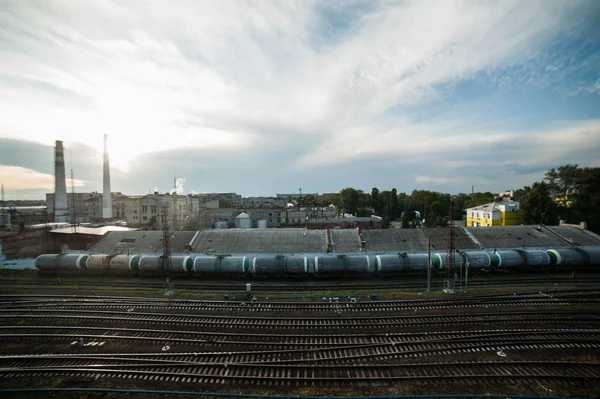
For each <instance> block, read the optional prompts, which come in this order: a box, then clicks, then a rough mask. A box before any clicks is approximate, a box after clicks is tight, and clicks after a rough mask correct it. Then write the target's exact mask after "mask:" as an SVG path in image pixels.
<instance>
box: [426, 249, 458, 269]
mask: <svg viewBox="0 0 600 399" xmlns="http://www.w3.org/2000/svg"><path fill="white" fill-rule="evenodd" d="M447 258H448V254H446V253H443V252H436V253H432V254H431V270H433V271H440V272H442V271H444V270H445V269H446V267H447V263H448V261H447ZM464 264H465V255H463V254H461V253H456V254H455V255H454V262H453V267H454V268H455V269H459V268H460V267H462V266H464Z"/></svg>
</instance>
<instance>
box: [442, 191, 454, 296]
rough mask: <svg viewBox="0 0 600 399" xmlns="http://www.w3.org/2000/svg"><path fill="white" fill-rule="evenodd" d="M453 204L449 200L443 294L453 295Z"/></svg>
mask: <svg viewBox="0 0 600 399" xmlns="http://www.w3.org/2000/svg"><path fill="white" fill-rule="evenodd" d="M453 211H454V202H453V201H452V200H450V210H449V211H448V239H447V245H446V247H447V248H446V251H447V252H446V278H445V279H444V292H445V293H446V294H454V292H455V291H454V286H455V284H456V277H455V275H454V251H455V242H454V223H453V219H454V217H453V216H454V215H453V214H454V212H453Z"/></svg>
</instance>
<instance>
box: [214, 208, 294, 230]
mask: <svg viewBox="0 0 600 399" xmlns="http://www.w3.org/2000/svg"><path fill="white" fill-rule="evenodd" d="M206 213H207V215H209V220H211V227H219V228H224V227H225V223H226V226H227V227H238V224H239V220H238V219H237V217H238V216H239V215H240V214H242V213H245V214H246V215H248V219H249V222H246V223H250V225H251V227H252V228H254V227H258V221H259V220H266V223H267V227H279V226H281V224H282V217H283V218H285V215H282V210H281V209H278V208H274V209H269V208H244V209H241V210H238V209H237V208H220V209H211V208H207V209H206Z"/></svg>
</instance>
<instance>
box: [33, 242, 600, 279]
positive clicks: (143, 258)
mask: <svg viewBox="0 0 600 399" xmlns="http://www.w3.org/2000/svg"><path fill="white" fill-rule="evenodd" d="M453 258H454V264H453V266H454V268H455V269H457V268H460V267H464V268H467V267H468V269H469V270H470V271H473V272H478V271H490V270H498V271H527V270H544V269H551V268H577V267H588V266H593V265H598V266H600V247H568V248H552V249H537V248H523V249H498V250H485V249H479V250H465V251H459V250H457V251H456V253H455V254H454V257H453ZM446 263H447V255H446V253H441V252H432V253H431V271H432V272H433V273H436V272H442V271H445V270H446V268H447V264H446ZM35 266H36V267H37V268H38V270H40V271H42V272H62V271H65V272H88V273H93V272H98V271H100V272H112V273H135V274H160V273H162V272H163V270H164V261H163V258H162V257H161V255H160V254H140V255H116V256H110V255H107V254H79V253H78V254H75V253H66V254H58V255H55V254H44V255H40V256H39V257H38V258H37V259H36V260H35ZM427 266H428V254H427V253H426V252H403V253H389V252H387V253H368V252H363V253H347V254H335V253H332V254H273V255H267V254H246V255H242V254H234V255H208V254H193V253H189V254H174V255H172V256H171V273H172V274H181V275H190V276H192V275H194V276H204V275H221V276H226V275H230V276H235V275H245V276H257V277H263V276H264V277H269V276H280V277H281V276H325V275H329V276H331V275H353V274H355V275H361V274H363V275H394V274H424V273H427V269H428V267H427Z"/></svg>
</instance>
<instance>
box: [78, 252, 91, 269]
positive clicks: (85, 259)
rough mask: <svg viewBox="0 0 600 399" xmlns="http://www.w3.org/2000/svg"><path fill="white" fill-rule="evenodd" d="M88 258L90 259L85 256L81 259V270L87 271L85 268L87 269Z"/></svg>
mask: <svg viewBox="0 0 600 399" xmlns="http://www.w3.org/2000/svg"><path fill="white" fill-rule="evenodd" d="M88 258H89V256H88V255H84V256H82V257H81V259H79V265H78V266H79V267H80V268H82V269H85V268H86V263H87V260H88Z"/></svg>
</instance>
